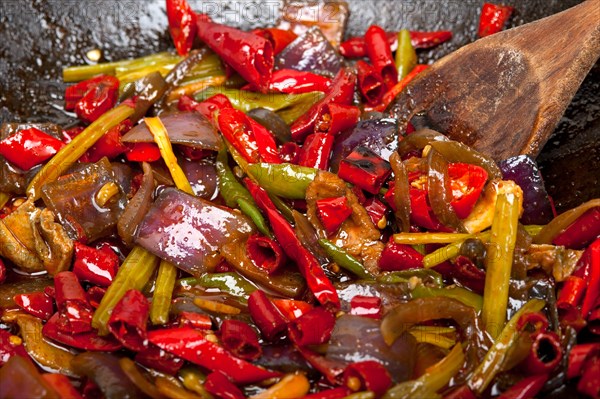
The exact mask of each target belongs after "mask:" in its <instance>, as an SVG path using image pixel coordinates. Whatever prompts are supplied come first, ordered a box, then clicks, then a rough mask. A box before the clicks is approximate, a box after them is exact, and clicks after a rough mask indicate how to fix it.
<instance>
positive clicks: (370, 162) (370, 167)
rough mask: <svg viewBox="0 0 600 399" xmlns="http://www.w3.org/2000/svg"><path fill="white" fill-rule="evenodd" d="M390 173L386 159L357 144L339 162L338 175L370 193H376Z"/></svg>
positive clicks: (390, 169)
mask: <svg viewBox="0 0 600 399" xmlns="http://www.w3.org/2000/svg"><path fill="white" fill-rule="evenodd" d="M391 173H392V168H391V166H390V164H389V162H387V161H386V160H384V159H383V158H381V157H380V156H379V155H377V154H375V153H374V152H373V151H371V150H370V149H369V148H368V147H364V146H359V147H356V148H355V149H354V151H352V152H351V153H350V155H348V156H347V157H346V158H345V159H343V160H342V161H341V162H340V167H339V170H338V176H339V177H340V178H342V179H344V180H346V181H347V182H349V183H352V184H355V185H357V186H359V187H360V188H362V189H363V190H365V191H368V192H370V193H371V194H377V193H378V192H379V190H380V189H381V187H382V186H383V183H385V181H386V180H387V178H388V177H389V176H390V174H391Z"/></svg>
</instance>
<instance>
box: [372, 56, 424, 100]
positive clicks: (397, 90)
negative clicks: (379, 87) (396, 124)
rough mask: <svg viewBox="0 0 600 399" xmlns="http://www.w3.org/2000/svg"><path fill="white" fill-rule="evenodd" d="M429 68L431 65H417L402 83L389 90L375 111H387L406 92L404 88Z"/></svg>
mask: <svg viewBox="0 0 600 399" xmlns="http://www.w3.org/2000/svg"><path fill="white" fill-rule="evenodd" d="M427 68H429V65H422V64H418V65H416V66H415V67H414V68H413V69H412V70H411V71H410V72H409V73H408V75H406V76H405V77H404V78H403V79H402V80H401V81H399V82H398V83H396V84H395V85H394V86H393V87H392V88H391V89H389V90H388V91H387V92H386V93H385V94H384V95H383V99H382V100H381V104H380V105H379V106H377V107H375V110H376V111H379V110H381V111H383V110H385V109H386V108H387V106H388V105H390V104H391V103H392V101H394V99H395V98H396V96H398V94H400V93H401V92H402V90H404V88H405V87H406V86H407V85H408V84H409V83H410V82H411V81H412V80H413V79H414V78H415V76H417V75H418V74H420V73H421V72H423V71H424V70H425V69H427ZM365 110H366V109H365Z"/></svg>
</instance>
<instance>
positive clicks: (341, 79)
mask: <svg viewBox="0 0 600 399" xmlns="http://www.w3.org/2000/svg"><path fill="white" fill-rule="evenodd" d="M355 85H356V75H355V74H354V73H353V72H352V71H351V70H350V69H348V68H342V69H340V71H339V72H338V74H337V75H336V77H335V79H333V82H332V83H331V87H330V88H329V91H328V92H327V93H326V94H325V97H323V98H322V99H321V100H319V101H317V102H316V103H315V104H313V106H312V107H310V109H309V110H308V111H307V112H306V113H305V114H304V115H302V116H300V117H299V118H298V119H296V121H294V123H292V125H291V126H290V130H291V132H292V138H293V139H294V140H295V141H298V142H299V141H302V140H303V139H304V138H305V137H306V135H307V134H309V133H311V132H312V131H314V127H315V122H316V121H317V116H318V113H319V110H320V109H321V106H322V105H323V104H329V103H334V104H343V105H349V104H351V103H352V98H353V96H354V86H355Z"/></svg>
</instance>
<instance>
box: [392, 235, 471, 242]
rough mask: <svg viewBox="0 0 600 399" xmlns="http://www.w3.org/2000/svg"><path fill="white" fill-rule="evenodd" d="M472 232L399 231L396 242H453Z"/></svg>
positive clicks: (466, 236) (465, 237) (395, 236)
mask: <svg viewBox="0 0 600 399" xmlns="http://www.w3.org/2000/svg"><path fill="white" fill-rule="evenodd" d="M471 236H472V235H471V234H465V233H398V234H394V242H395V243H396V244H407V245H416V244H451V243H453V242H457V241H464V240H466V239H467V238H470V237H471Z"/></svg>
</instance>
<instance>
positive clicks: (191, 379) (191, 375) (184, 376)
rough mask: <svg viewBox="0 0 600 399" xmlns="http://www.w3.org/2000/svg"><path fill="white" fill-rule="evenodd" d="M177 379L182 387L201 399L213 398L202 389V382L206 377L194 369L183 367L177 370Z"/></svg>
mask: <svg viewBox="0 0 600 399" xmlns="http://www.w3.org/2000/svg"><path fill="white" fill-rule="evenodd" d="M178 374H179V377H180V378H181V382H182V384H183V386H184V387H185V388H186V389H188V390H190V391H192V392H195V393H197V394H198V395H200V397H201V398H203V399H212V398H213V396H212V395H211V394H210V393H208V391H207V390H206V389H205V388H204V385H202V384H204V380H206V376H205V375H204V374H203V373H202V372H201V371H200V370H198V369H197V368H195V367H184V368H182V369H181V370H179V373H178Z"/></svg>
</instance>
